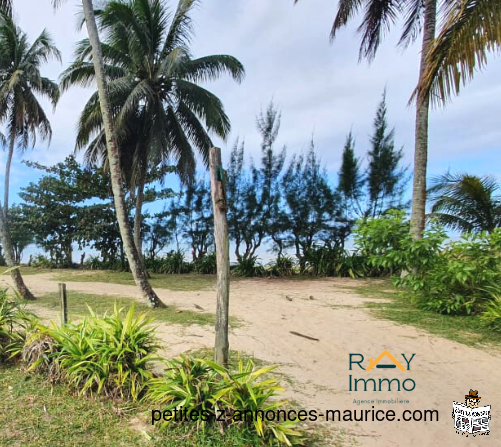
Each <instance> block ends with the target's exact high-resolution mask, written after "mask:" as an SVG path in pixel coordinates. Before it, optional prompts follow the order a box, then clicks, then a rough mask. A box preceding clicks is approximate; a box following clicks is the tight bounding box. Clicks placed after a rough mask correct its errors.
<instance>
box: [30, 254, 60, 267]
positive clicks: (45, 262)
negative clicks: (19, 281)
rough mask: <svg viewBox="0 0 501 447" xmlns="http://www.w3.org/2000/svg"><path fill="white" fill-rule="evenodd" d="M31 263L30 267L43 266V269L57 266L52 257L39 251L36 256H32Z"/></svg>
mask: <svg viewBox="0 0 501 447" xmlns="http://www.w3.org/2000/svg"><path fill="white" fill-rule="evenodd" d="M29 265H30V267H35V268H43V269H53V268H56V267H57V266H56V263H55V262H54V261H53V260H52V259H50V258H48V257H47V256H44V255H42V254H40V253H37V254H36V255H35V256H33V257H32V258H30V263H29Z"/></svg>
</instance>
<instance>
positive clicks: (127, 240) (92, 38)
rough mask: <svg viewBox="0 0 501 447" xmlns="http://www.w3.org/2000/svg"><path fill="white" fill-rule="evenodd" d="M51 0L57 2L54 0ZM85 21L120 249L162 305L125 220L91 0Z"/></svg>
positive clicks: (143, 287)
mask: <svg viewBox="0 0 501 447" xmlns="http://www.w3.org/2000/svg"><path fill="white" fill-rule="evenodd" d="M55 3H58V1H57V0H56V1H55ZM82 6H83V11H84V18H85V25H86V27H87V33H88V35H89V43H90V46H91V54H92V62H93V66H94V72H95V79H96V83H97V90H98V97H99V104H100V108H101V116H102V120H103V127H104V133H105V136H106V147H107V155H108V165H109V169H110V179H111V189H112V191H113V199H114V203H115V212H116V213H117V221H118V225H119V228H120V234H121V236H122V241H123V245H124V250H125V253H126V255H127V259H128V261H129V266H130V269H131V271H132V276H133V277H134V281H135V282H136V284H137V286H138V288H139V291H140V293H141V295H142V296H143V298H145V299H146V301H147V303H148V304H149V305H150V306H151V307H161V306H164V304H163V303H162V301H160V299H159V298H158V296H157V294H156V293H155V291H154V290H153V288H152V287H151V285H150V283H149V281H148V276H147V274H146V271H145V270H144V267H143V264H142V262H141V259H140V258H139V254H138V252H137V249H136V246H135V244H134V239H133V235H132V229H131V227H130V225H129V222H128V215H127V208H126V203H125V193H124V188H123V185H122V171H121V166H120V149H119V146H118V140H117V134H116V132H115V123H114V120H113V119H112V114H111V106H110V101H109V96H108V81H107V76H106V72H105V64H104V59H103V52H102V48H101V42H100V40H99V31H98V28H97V23H96V17H95V14H94V6H93V4H92V0H82Z"/></svg>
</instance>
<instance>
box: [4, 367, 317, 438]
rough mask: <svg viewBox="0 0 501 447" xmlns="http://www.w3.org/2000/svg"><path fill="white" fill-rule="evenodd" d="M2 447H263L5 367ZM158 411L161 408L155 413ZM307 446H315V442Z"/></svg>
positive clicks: (239, 435) (242, 433) (229, 433)
mask: <svg viewBox="0 0 501 447" xmlns="http://www.w3.org/2000/svg"><path fill="white" fill-rule="evenodd" d="M0 395H1V397H2V398H1V399H0V427H1V429H0V445H1V446H9V447H24V446H37V447H54V446H58V447H119V446H124V447H125V446H127V447H128V446H135V447H176V446H180V447H216V446H221V445H224V446H226V447H264V446H265V445H266V444H264V443H263V442H262V441H261V440H259V439H258V438H257V436H255V435H252V434H249V433H248V432H245V431H241V430H238V429H237V428H236V427H235V428H232V429H230V430H227V431H226V432H225V433H224V434H221V433H220V432H219V430H218V429H217V428H216V427H211V428H207V429H206V430H205V432H203V433H202V432H196V431H194V430H193V429H192V428H191V429H190V428H188V427H187V426H180V425H178V426H176V425H172V426H171V427H170V428H169V429H168V430H166V431H165V432H163V433H158V432H157V431H156V430H155V429H154V428H152V426H151V411H152V410H153V409H154V408H149V407H146V406H144V405H143V406H141V407H138V406H131V405H129V406H128V407H127V406H125V405H123V404H119V403H116V402H112V401H109V400H97V399H87V398H75V397H73V396H71V395H70V394H69V390H68V388H67V387H66V386H64V385H55V386H54V387H51V386H50V385H49V384H48V383H47V381H46V380H44V378H43V377H42V376H39V375H36V374H32V375H26V374H23V373H21V372H20V371H19V370H18V369H17V368H15V367H6V366H5V365H3V366H2V365H0ZM155 409H156V408H155ZM308 445H312V444H311V443H310V444H308Z"/></svg>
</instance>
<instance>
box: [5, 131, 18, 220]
mask: <svg viewBox="0 0 501 447" xmlns="http://www.w3.org/2000/svg"><path fill="white" fill-rule="evenodd" d="M15 144H16V132H15V130H12V131H11V135H10V143H9V153H8V154H7V163H6V164H5V179H4V197H3V206H4V208H3V212H4V215H5V219H7V215H8V213H9V186H10V166H11V164H12V155H13V154H14V146H15Z"/></svg>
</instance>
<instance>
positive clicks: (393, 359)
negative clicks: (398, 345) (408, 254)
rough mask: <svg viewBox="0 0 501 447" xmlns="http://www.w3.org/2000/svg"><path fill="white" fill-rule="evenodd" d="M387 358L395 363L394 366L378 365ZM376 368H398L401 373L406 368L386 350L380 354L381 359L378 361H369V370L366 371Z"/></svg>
mask: <svg viewBox="0 0 501 447" xmlns="http://www.w3.org/2000/svg"><path fill="white" fill-rule="evenodd" d="M385 356H386V357H388V358H389V359H390V360H391V361H392V362H393V365H391V364H390V365H386V364H383V365H378V363H379V362H380V361H381V359H382V358H383V357H385ZM374 366H375V367H376V368H397V367H398V368H399V369H400V370H401V371H405V368H404V367H403V366H402V365H401V364H400V362H399V361H398V360H397V359H396V358H395V357H393V356H392V355H391V354H390V353H389V352H388V351H386V350H385V351H383V352H382V353H381V354H379V357H378V358H377V359H376V360H372V359H369V367H368V368H367V370H366V371H370V370H371V369H372V368H374Z"/></svg>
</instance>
